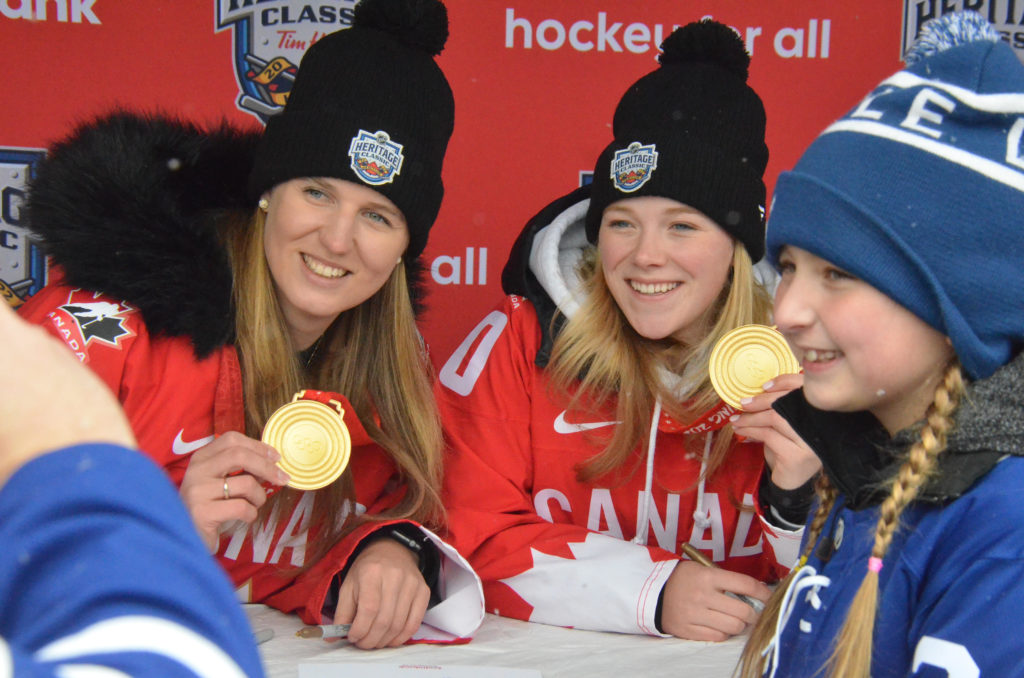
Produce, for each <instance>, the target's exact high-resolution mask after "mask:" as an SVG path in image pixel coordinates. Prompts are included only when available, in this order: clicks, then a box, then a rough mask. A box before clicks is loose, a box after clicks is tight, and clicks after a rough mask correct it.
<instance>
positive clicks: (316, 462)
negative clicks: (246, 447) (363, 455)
mask: <svg viewBox="0 0 1024 678" xmlns="http://www.w3.org/2000/svg"><path fill="white" fill-rule="evenodd" d="M310 393H317V392H315V391H311V392H310ZM328 403H329V404H328ZM344 414H345V411H344V410H343V409H342V407H341V403H339V402H338V401H337V400H333V399H328V401H327V403H324V402H320V401H319V400H310V399H308V398H307V396H306V391H299V392H298V393H296V394H295V397H294V398H293V399H292V402H290V403H287V404H285V405H282V406H281V407H279V408H277V410H276V411H275V412H274V413H273V414H272V415H270V419H268V420H267V425H266V426H265V427H263V436H262V440H263V442H265V443H267V444H268V445H270V446H271V447H273V448H274V449H276V450H277V451H278V452H280V453H281V459H280V460H278V462H277V465H278V466H279V467H281V469H282V470H283V471H284V472H285V473H287V474H288V476H289V477H290V478H291V480H289V481H288V485H289V486H290V487H294V488H296V489H299V490H316V489H319V488H321V487H324V486H325V485H329V484H331V483H332V482H334V481H335V480H336V479H337V478H338V476H340V475H341V474H342V472H343V471H344V470H345V467H346V466H348V459H349V454H350V453H351V451H352V440H351V438H350V437H349V433H348V427H347V426H346V425H345V421H344V419H343V418H342V417H343V416H344Z"/></svg>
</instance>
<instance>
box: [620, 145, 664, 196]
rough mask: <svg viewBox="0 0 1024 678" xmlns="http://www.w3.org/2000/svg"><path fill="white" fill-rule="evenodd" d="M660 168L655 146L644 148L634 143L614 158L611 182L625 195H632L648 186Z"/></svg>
mask: <svg viewBox="0 0 1024 678" xmlns="http://www.w3.org/2000/svg"><path fill="white" fill-rule="evenodd" d="M657 168H658V151H657V150H656V149H655V148H654V144H650V145H648V146H644V145H643V144H641V143H640V142H639V141H634V142H633V143H631V144H630V145H629V146H628V147H627V148H623V149H622V150H619V151H615V155H614V156H612V167H611V180H612V182H614V183H615V188H617V189H619V190H620V191H622V192H623V193H632V192H633V191H636V190H637V189H639V188H640V187H641V186H643V185H644V184H646V183H647V182H648V181H649V180H650V178H651V174H653V172H654V170H656V169H657Z"/></svg>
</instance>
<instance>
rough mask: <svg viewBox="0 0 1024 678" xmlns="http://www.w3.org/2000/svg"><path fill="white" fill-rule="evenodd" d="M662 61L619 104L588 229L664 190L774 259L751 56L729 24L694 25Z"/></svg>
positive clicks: (598, 169) (669, 42) (757, 254)
mask: <svg viewBox="0 0 1024 678" xmlns="http://www.w3.org/2000/svg"><path fill="white" fill-rule="evenodd" d="M661 49H662V54H661V55H660V56H659V62H660V66H659V67H658V68H657V69H656V70H654V71H652V72H651V73H648V74H647V75H645V76H643V77H642V78H640V79H639V80H637V81H636V83H634V84H633V85H632V86H631V87H630V88H629V89H628V90H626V92H625V94H623V96H622V99H621V100H620V101H619V105H618V107H617V108H616V110H615V117H614V119H613V124H612V131H613V134H614V136H615V139H614V141H612V143H611V144H609V145H608V146H607V147H606V148H605V149H604V151H602V153H601V155H600V157H599V158H598V160H597V163H596V166H595V168H594V183H593V187H592V191H591V200H590V208H589V210H588V212H587V221H586V230H587V238H588V239H589V240H590V242H597V235H598V230H599V228H600V226H601V215H602V213H603V212H604V209H605V208H606V207H608V205H610V204H612V203H614V202H616V201H618V200H623V199H626V198H634V197H640V196H659V197H665V198H671V199H673V200H677V201H679V202H681V203H684V204H687V205H689V206H691V207H695V208H696V209H698V210H700V211H701V212H703V213H704V214H706V215H707V216H708V217H710V218H711V219H713V220H714V221H715V223H717V224H718V225H719V226H720V227H721V228H723V229H724V230H725V231H726V232H728V233H729V234H730V235H732V236H733V237H734V238H736V239H737V240H739V241H740V242H741V243H743V245H744V247H745V248H746V249H747V252H749V254H750V257H751V259H752V260H754V261H758V260H759V259H760V258H761V257H762V256H763V255H764V205H765V185H764V179H763V177H764V171H765V167H766V166H767V164H768V147H767V146H766V145H765V141H764V133H765V113H764V106H763V104H762V103H761V99H760V97H758V95H757V93H756V92H754V90H753V89H751V88H750V86H749V85H747V72H748V70H747V69H748V66H749V64H750V57H749V55H748V54H747V52H746V50H745V48H744V46H743V41H742V40H741V39H740V37H739V36H738V35H737V34H736V33H735V32H734V31H733V30H732V29H731V28H729V27H728V26H725V25H724V24H720V23H718V22H715V21H711V20H703V21H699V22H695V23H691V24H687V25H686V26H683V27H681V28H679V29H677V30H676V31H674V32H673V33H672V35H670V36H669V37H668V38H666V39H665V41H664V42H663V43H662V45H661Z"/></svg>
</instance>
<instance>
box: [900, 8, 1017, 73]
mask: <svg viewBox="0 0 1024 678" xmlns="http://www.w3.org/2000/svg"><path fill="white" fill-rule="evenodd" d="M982 40H987V41H989V42H999V33H998V32H996V29H995V28H993V27H992V24H990V23H989V22H987V21H985V19H984V17H982V16H981V15H980V14H978V13H977V12H972V11H969V10H960V11H957V12H952V13H950V14H944V15H943V16H941V17H939V18H937V19H932V20H931V21H929V22H928V23H926V24H925V25H924V27H923V28H922V29H921V34H920V35H919V36H918V38H917V40H916V41H915V42H914V44H913V45H911V47H910V49H908V50H907V54H906V56H904V57H903V61H904V62H906V64H907V65H908V66H913V65H914V64H916V63H917V62H919V61H921V60H922V59H927V58H928V57H930V56H934V55H936V54H938V53H939V52H945V51H946V50H947V49H951V48H953V47H957V46H958V45H966V44H968V43H971V42H978V41H982Z"/></svg>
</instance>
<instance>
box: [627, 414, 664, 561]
mask: <svg viewBox="0 0 1024 678" xmlns="http://www.w3.org/2000/svg"><path fill="white" fill-rule="evenodd" d="M659 421H661V399H656V400H655V401H654V416H653V417H651V432H650V434H649V435H648V436H647V478H646V479H645V480H644V496H643V501H642V503H641V506H640V515H639V516H638V518H639V519H638V520H637V522H636V536H635V537H633V539H632V542H633V543H634V544H645V545H646V544H647V522H648V521H649V520H650V519H651V488H652V487H653V486H654V450H655V446H656V443H657V440H658V422H659Z"/></svg>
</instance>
